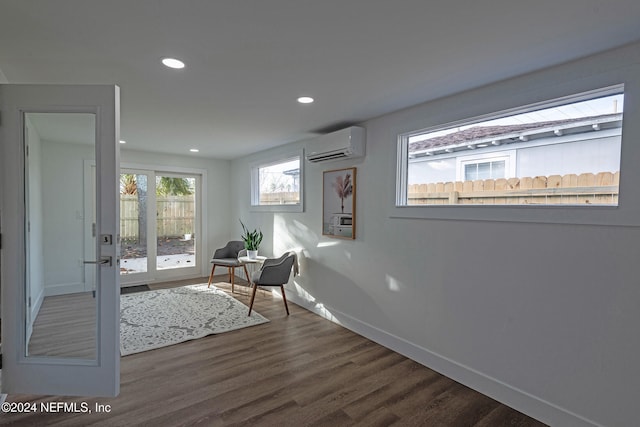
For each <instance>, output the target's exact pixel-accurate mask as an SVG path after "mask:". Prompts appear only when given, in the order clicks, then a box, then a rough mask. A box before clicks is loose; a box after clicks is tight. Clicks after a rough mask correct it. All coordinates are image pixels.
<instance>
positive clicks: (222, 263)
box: [207, 240, 249, 293]
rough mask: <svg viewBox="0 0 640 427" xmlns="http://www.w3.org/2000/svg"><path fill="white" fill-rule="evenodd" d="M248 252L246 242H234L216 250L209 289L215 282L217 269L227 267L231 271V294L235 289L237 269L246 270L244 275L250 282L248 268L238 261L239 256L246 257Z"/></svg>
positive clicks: (212, 261) (212, 259)
mask: <svg viewBox="0 0 640 427" xmlns="http://www.w3.org/2000/svg"><path fill="white" fill-rule="evenodd" d="M246 255H247V251H246V250H245V249H244V242H242V241H241V240H232V241H230V242H229V243H227V245H226V246H225V247H224V248H220V249H216V251H215V252H214V253H213V258H211V261H210V262H211V263H212V264H213V266H212V267H211V274H210V275H209V284H208V285H207V287H210V286H211V281H212V280H213V272H214V271H215V269H216V267H227V270H228V271H229V281H230V282H231V293H233V287H234V285H235V277H236V275H235V273H236V267H242V268H244V274H245V275H246V276H245V277H246V278H247V280H249V273H248V272H247V266H246V265H245V264H243V263H241V262H240V261H238V257H239V256H246Z"/></svg>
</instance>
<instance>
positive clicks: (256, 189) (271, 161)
mask: <svg viewBox="0 0 640 427" xmlns="http://www.w3.org/2000/svg"><path fill="white" fill-rule="evenodd" d="M292 160H299V162H300V178H299V182H298V192H299V194H300V201H299V203H296V204H288V205H262V204H260V169H261V168H266V167H269V166H274V165H278V164H281V163H286V162H290V161H292ZM250 173H251V192H250V194H251V196H250V197H251V199H250V202H249V203H250V210H251V211H253V212H304V150H294V151H288V152H285V153H282V154H280V155H277V156H272V157H269V158H265V159H262V160H260V161H258V162H254V163H252V164H251V167H250Z"/></svg>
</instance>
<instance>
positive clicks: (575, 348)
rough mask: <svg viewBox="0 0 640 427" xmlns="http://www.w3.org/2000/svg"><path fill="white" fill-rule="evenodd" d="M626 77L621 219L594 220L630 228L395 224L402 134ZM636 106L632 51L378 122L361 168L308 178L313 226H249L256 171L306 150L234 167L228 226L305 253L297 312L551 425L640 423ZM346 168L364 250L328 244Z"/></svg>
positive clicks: (298, 218) (296, 286) (637, 53)
mask: <svg viewBox="0 0 640 427" xmlns="http://www.w3.org/2000/svg"><path fill="white" fill-rule="evenodd" d="M620 79H621V80H622V82H624V83H625V84H626V100H625V129H624V132H623V134H624V141H623V146H624V147H626V148H623V158H622V175H623V181H622V182H621V191H623V193H622V196H621V207H620V208H617V210H611V211H604V213H603V215H601V216H599V217H597V219H598V218H606V217H607V215H614V216H615V215H616V214H617V212H618V210H621V211H624V212H626V214H625V215H626V216H624V215H623V216H624V218H625V222H627V223H628V222H629V221H631V222H632V223H633V222H634V221H635V222H634V224H635V225H633V226H612V225H607V224H606V222H605V223H602V225H574V224H571V217H572V215H574V212H577V211H572V210H566V211H562V212H561V214H559V215H555V216H552V218H551V219H552V220H554V219H555V218H562V219H564V220H565V221H564V222H567V223H565V224H554V223H550V222H553V221H549V220H546V221H545V220H544V219H541V220H540V221H533V222H511V221H510V220H509V215H510V211H508V212H506V213H505V214H503V215H500V216H498V218H506V220H502V221H492V220H484V221H475V220H448V219H410V218H402V217H397V216H396V215H398V214H397V210H395V209H394V208H393V203H394V200H395V197H394V191H395V164H396V160H395V155H396V140H397V134H398V133H400V132H407V131H410V130H415V129H421V128H426V127H430V126H433V125H437V124H441V123H447V122H450V121H453V120H459V119H463V118H465V117H473V116H477V115H480V114H484V113H489V112H492V111H498V110H501V109H506V108H511V107H515V106H518V105H523V104H528V103H532V102H537V101H541V100H544V99H545V98H547V99H550V98H554V97H558V96H562V95H567V94H569V93H571V92H574V93H578V92H581V91H584V90H587V89H595V88H598V87H602V86H606V85H609V84H614V83H620V82H621V81H620ZM639 99H640V44H636V45H631V46H629V47H627V48H625V49H621V50H616V51H610V52H607V53H604V54H601V55H598V56H595V57H591V58H587V59H584V60H581V61H576V62H573V63H569V64H565V65H563V66H560V67H555V68H552V69H548V70H543V71H539V72H536V73H532V74H529V75H526V76H522V77H520V78H516V79H512V80H509V81H505V82H500V83H497V84H493V85H490V86H487V87H483V88H479V89H476V90H473V91H469V92H465V93H461V94H458V95H455V96H452V97H449V98H446V99H442V100H437V101H433V102H430V103H426V104H423V105H419V106H416V107H413V108H409V109H406V110H402V111H398V112H396V113H393V114H389V115H386V116H383V117H379V118H377V119H374V120H371V121H368V122H366V123H364V124H363V125H364V126H365V127H366V129H367V156H366V158H365V159H364V160H363V161H360V162H349V161H340V162H334V163H327V164H323V165H312V164H307V165H306V170H305V195H306V205H305V212H303V213H264V212H252V211H251V209H250V206H249V201H250V179H249V166H250V165H251V164H252V163H253V162H255V161H259V160H260V159H262V158H267V157H268V158H272V157H273V155H274V154H276V153H285V152H287V151H288V150H291V149H294V148H299V147H304V146H305V144H306V143H305V142H299V143H294V144H290V145H288V146H286V147H279V148H277V149H273V150H268V151H267V152H263V153H258V154H255V155H252V156H248V157H245V158H242V159H238V160H235V161H233V162H232V165H231V182H233V184H234V188H235V191H234V192H233V193H231V198H232V204H231V207H232V210H231V222H230V224H231V227H235V228H236V230H235V233H236V234H238V233H239V232H240V229H239V224H236V222H237V221H236V220H235V218H238V217H241V218H243V221H244V222H245V224H247V225H248V226H249V227H261V228H262V230H263V231H264V232H265V240H264V243H263V245H262V247H261V250H262V251H263V252H270V253H271V254H272V255H280V254H281V253H282V252H283V251H285V250H287V249H290V248H295V249H296V250H298V252H299V254H300V262H301V276H299V277H297V278H295V279H293V280H292V281H291V283H290V284H289V285H288V286H287V289H288V291H287V292H288V297H289V298H290V299H291V300H293V301H296V302H298V303H300V304H304V305H306V306H308V307H309V308H310V309H312V310H314V311H316V312H318V313H320V314H323V315H325V316H326V317H328V318H331V319H332V320H335V321H338V322H340V323H342V324H344V325H345V326H347V327H349V328H351V329H353V330H355V331H357V332H359V333H361V334H363V335H365V336H368V337H371V338H372V339H374V340H376V341H378V342H380V343H382V344H384V345H387V346H388V347H390V348H393V349H395V350H397V351H399V352H401V353H403V354H406V355H408V356H410V357H412V358H414V359H415V360H418V361H420V362H421V363H423V364H425V365H427V366H430V367H432V368H434V369H436V370H438V371H440V372H442V373H444V374H445V375H448V376H450V377H452V378H454V379H456V380H458V381H460V382H462V383H464V384H466V385H468V386H471V387H472V388H475V389H477V390H479V391H481V392H484V393H486V394H488V395H490V396H493V397H495V398H497V399H498V400H500V401H502V402H505V403H507V404H509V405H511V406H513V407H515V408H517V409H519V410H521V411H523V412H525V413H528V414H530V415H532V416H534V417H536V418H538V419H540V420H542V421H544V422H547V423H549V424H552V425H606V426H629V425H635V424H636V423H637V411H636V408H635V406H636V400H637V397H638V391H639V390H640V365H639V364H638V363H637V354H638V353H639V352H640V339H638V336H639V335H638V332H637V327H638V325H640V310H639V309H638V307H639V306H640V286H639V285H640V282H639V280H638V274H637V268H636V266H637V263H638V261H639V260H640V244H639V243H638V242H640V228H639V227H638V226H637V225H638V224H640V217H639V216H637V215H635V214H633V212H637V208H638V206H637V205H638V202H639V201H640V185H637V184H638V183H640V182H632V180H635V179H636V178H637V177H638V176H640V175H638V173H637V172H635V170H636V169H637V168H636V164H637V163H638V162H639V161H640V148H636V145H631V144H637V141H640V126H639V125H637V124H636V123H640V108H639V107H640V104H639V102H638V100H639ZM625 149H626V157H625V154H624V150H625ZM348 166H356V167H357V168H358V177H357V183H358V188H357V202H356V205H357V213H356V217H357V239H356V240H355V241H350V240H340V239H331V238H327V237H323V236H322V235H321V227H322V223H321V222H322V219H321V211H322V201H321V194H322V184H321V182H322V171H323V170H330V169H336V168H341V167H348ZM625 171H628V172H627V174H626V177H627V178H628V179H627V180H626V181H625V178H624V176H625ZM638 181H640V180H638ZM624 192H626V193H624ZM625 194H626V195H628V197H626V198H625ZM625 200H626V202H625ZM448 209H455V208H448ZM525 209H526V208H525ZM629 209H631V210H629ZM447 212H448V211H447ZM466 212H467V213H469V212H470V213H473V212H476V211H475V210H471V211H466ZM491 212H493V211H491ZM565 212H566V213H565ZM624 212H623V213H624ZM630 212H631V214H630ZM542 215H547V214H546V212H545V211H540V213H539V214H538V213H537V212H534V213H533V214H531V215H528V216H527V215H524V216H520V218H519V220H520V221H522V220H523V218H538V217H540V216H542ZM575 215H576V216H580V214H579V213H577V214H575ZM594 218H595V217H594ZM485 219H487V218H485ZM596 223H597V222H596Z"/></svg>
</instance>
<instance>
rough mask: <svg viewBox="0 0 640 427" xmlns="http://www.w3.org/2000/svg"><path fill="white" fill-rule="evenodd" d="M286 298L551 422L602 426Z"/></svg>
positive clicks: (297, 299) (452, 362) (324, 308)
mask: <svg viewBox="0 0 640 427" xmlns="http://www.w3.org/2000/svg"><path fill="white" fill-rule="evenodd" d="M287 300H289V301H291V302H293V303H295V304H297V305H299V306H301V307H303V308H305V309H307V310H309V311H311V312H313V313H316V314H318V315H319V316H322V317H324V318H325V319H327V320H330V321H332V322H334V323H337V324H339V325H341V326H343V327H345V328H347V329H349V330H351V331H353V332H355V333H357V334H358V335H362V336H363V337H366V338H368V339H370V340H371V341H374V342H376V343H378V344H380V345H383V346H385V347H387V348H389V349H391V350H393V351H395V352H397V353H400V354H402V355H403V356H406V357H408V358H409V359H412V360H415V361H416V362H418V363H420V364H421V365H424V366H426V367H428V368H430V369H433V370H434V371H436V372H439V373H440V374H442V375H444V376H446V377H448V378H451V379H453V380H455V381H457V382H459V383H461V384H464V385H466V386H467V387H469V388H472V389H474V390H476V391H479V392H480V393H482V394H484V395H487V396H489V397H491V398H493V399H495V400H497V401H499V402H502V403H504V404H505V405H507V406H510V407H512V408H514V409H516V410H518V411H520V412H522V413H524V414H527V415H529V416H531V417H533V418H535V419H537V420H540V421H542V422H544V423H546V424H548V425H554V426H555V425H558V426H584V427H586V426H589V427H602V425H601V424H598V423H596V422H595V421H592V420H589V419H587V418H585V417H582V416H580V415H578V414H575V413H573V412H571V411H568V410H566V409H564V408H561V407H559V406H557V405H555V404H553V403H551V402H547V401H545V400H543V399H540V398H538V397H536V396H534V395H532V394H529V393H527V392H525V391H523V390H520V389H518V388H516V387H513V386H511V385H509V384H506V383H504V382H502V381H500V380H498V379H495V378H492V377H490V376H488V375H485V374H483V373H482V372H479V371H476V370H474V369H473V368H471V367H468V366H465V365H463V364H460V363H458V362H456V361H455V360H451V359H449V358H447V357H444V356H441V355H439V354H437V353H434V352H433V351H430V350H428V349H426V348H423V347H420V346H418V345H416V344H413V343H411V342H409V341H407V340H405V339H403V338H400V337H397V336H395V335H393V334H390V333H388V332H385V331H383V330H381V329H378V328H376V327H375V326H372V325H369V324H368V323H365V322H362V321H361V320H358V319H356V318H354V317H351V316H349V315H348V314H345V313H342V312H340V311H338V310H335V309H333V308H330V307H327V306H324V305H322V304H318V303H315V302H312V301H308V300H304V299H302V298H300V297H299V296H298V295H296V294H294V293H293V292H288V293H287Z"/></svg>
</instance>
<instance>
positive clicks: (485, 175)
mask: <svg viewBox="0 0 640 427" xmlns="http://www.w3.org/2000/svg"><path fill="white" fill-rule="evenodd" d="M489 178H491V163H489V162H486V163H478V178H477V179H489Z"/></svg>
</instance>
